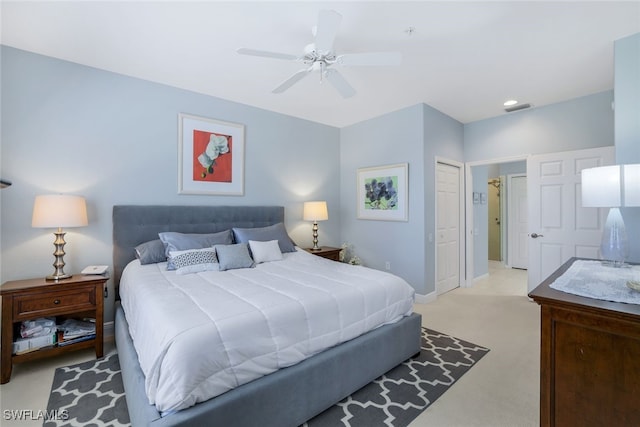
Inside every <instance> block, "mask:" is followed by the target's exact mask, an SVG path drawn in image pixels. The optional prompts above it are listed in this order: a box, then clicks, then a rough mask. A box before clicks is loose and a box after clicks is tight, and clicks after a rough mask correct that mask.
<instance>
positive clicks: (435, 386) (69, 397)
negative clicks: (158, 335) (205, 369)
mask: <svg viewBox="0 0 640 427" xmlns="http://www.w3.org/2000/svg"><path fill="white" fill-rule="evenodd" d="M488 352H489V350H488V349H486V348H484V347H480V346H478V345H475V344H472V343H470V342H467V341H463V340H460V339H458V338H454V337H452V336H450V335H446V334H443V333H440V332H436V331H433V330H431V329H426V328H422V351H421V352H420V356H419V357H416V358H414V359H411V360H409V361H407V362H404V363H402V364H400V365H399V366H397V367H395V368H393V369H392V370H390V371H389V372H387V373H386V374H385V375H383V376H381V377H379V378H378V379H376V380H374V381H373V382H371V383H369V384H367V385H366V386H364V387H363V388H361V389H360V390H358V391H356V392H355V393H353V394H352V395H351V396H349V397H347V398H346V399H344V400H343V401H341V402H339V403H337V404H335V405H334V406H332V407H331V408H329V409H327V410H326V411H324V412H323V413H321V414H319V415H318V416H316V417H315V418H313V419H311V420H309V421H308V422H306V423H305V424H303V426H304V427H335V426H352V427H374V426H380V427H384V426H390V427H406V426H407V425H409V423H410V422H411V421H413V420H414V419H415V418H416V417H417V416H418V415H420V413H421V412H422V411H424V410H425V409H426V408H427V407H428V406H429V405H431V404H432V403H433V402H435V400H436V399H437V398H438V397H440V396H441V395H442V394H443V393H444V392H445V391H446V390H447V389H448V388H449V387H451V385H452V384H453V383H455V382H456V381H457V380H458V379H460V377H462V375H463V374H464V373H465V372H467V371H468V370H469V369H470V368H471V367H472V366H473V365H474V364H475V363H476V362H478V361H479V360H480V359H481V358H482V357H483V356H484V355H485V354H487V353H488ZM51 411H57V414H62V415H64V416H58V417H56V418H58V419H57V420H54V419H50V420H47V421H45V422H44V424H43V426H44V427H56V426H60V427H62V426H65V427H67V426H68V427H72V426H115V427H120V426H123V427H126V426H129V425H130V423H129V413H128V410H127V403H126V401H125V398H124V389H123V386H122V377H121V374H120V365H119V363H118V355H117V353H112V354H110V355H107V356H106V357H104V358H102V359H98V360H91V361H88V362H84V363H80V364H77V365H73V366H68V367H64V368H58V369H56V372H55V374H54V379H53V385H52V388H51V394H50V396H49V404H48V405H47V412H48V413H49V412H51ZM61 418H65V419H64V420H63V419H61Z"/></svg>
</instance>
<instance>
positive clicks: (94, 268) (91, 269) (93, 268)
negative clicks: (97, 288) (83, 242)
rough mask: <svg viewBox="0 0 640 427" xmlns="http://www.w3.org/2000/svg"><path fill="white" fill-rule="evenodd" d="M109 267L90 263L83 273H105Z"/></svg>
mask: <svg viewBox="0 0 640 427" xmlns="http://www.w3.org/2000/svg"><path fill="white" fill-rule="evenodd" d="M108 269H109V266H108V265H90V266H88V267H86V268H85V269H84V270H82V271H81V272H80V273H82V274H105V273H106V272H107V270H108Z"/></svg>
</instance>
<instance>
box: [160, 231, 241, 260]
mask: <svg viewBox="0 0 640 427" xmlns="http://www.w3.org/2000/svg"><path fill="white" fill-rule="evenodd" d="M158 236H159V237H160V240H161V241H162V243H163V244H164V253H165V257H166V258H167V270H175V269H176V267H175V265H173V263H172V262H171V260H170V259H169V252H171V251H185V250H187V249H203V248H210V247H212V246H213V245H218V244H221V245H227V244H230V243H233V239H232V235H231V230H225V231H220V232H218V233H210V234H185V233H176V232H174V231H167V232H164V233H158Z"/></svg>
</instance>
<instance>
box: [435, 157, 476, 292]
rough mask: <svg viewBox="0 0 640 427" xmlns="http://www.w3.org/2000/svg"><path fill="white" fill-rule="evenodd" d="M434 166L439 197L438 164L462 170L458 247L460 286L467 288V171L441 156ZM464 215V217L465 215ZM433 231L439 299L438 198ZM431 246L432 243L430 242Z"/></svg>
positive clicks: (462, 166)
mask: <svg viewBox="0 0 640 427" xmlns="http://www.w3.org/2000/svg"><path fill="white" fill-rule="evenodd" d="M434 160H435V161H434V164H433V175H434V180H435V181H434V182H435V184H436V185H435V194H436V195H437V193H438V177H437V174H438V163H441V164H444V165H448V166H453V167H455V168H458V169H459V170H460V186H459V188H458V194H459V199H458V203H459V206H460V209H459V212H460V218H459V223H458V233H459V235H458V241H459V245H458V250H459V256H460V262H459V264H458V278H459V280H460V284H459V286H460V287H461V288H462V287H465V283H466V282H467V277H466V275H465V267H466V264H467V261H466V257H465V254H466V250H465V247H466V239H465V236H466V232H465V221H464V218H465V215H466V209H465V181H466V170H465V164H464V163H462V162H458V161H456V160H451V159H447V158H444V157H439V156H435V159H434ZM463 213H464V215H463ZM433 229H434V231H435V232H434V236H433V247H434V251H433V252H434V259H435V264H434V268H433V284H434V293H435V294H436V297H437V293H438V292H437V289H436V284H437V283H438V251H437V249H436V248H437V247H438V233H437V230H438V198H437V197H435V200H434V203H433ZM429 243H430V244H431V243H432V242H429Z"/></svg>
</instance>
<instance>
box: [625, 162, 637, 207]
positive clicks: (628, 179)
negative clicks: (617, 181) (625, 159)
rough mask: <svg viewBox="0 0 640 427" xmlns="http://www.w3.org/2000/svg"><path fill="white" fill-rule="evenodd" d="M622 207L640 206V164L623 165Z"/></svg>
mask: <svg viewBox="0 0 640 427" xmlns="http://www.w3.org/2000/svg"><path fill="white" fill-rule="evenodd" d="M624 206H640V164H635V165H624Z"/></svg>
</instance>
